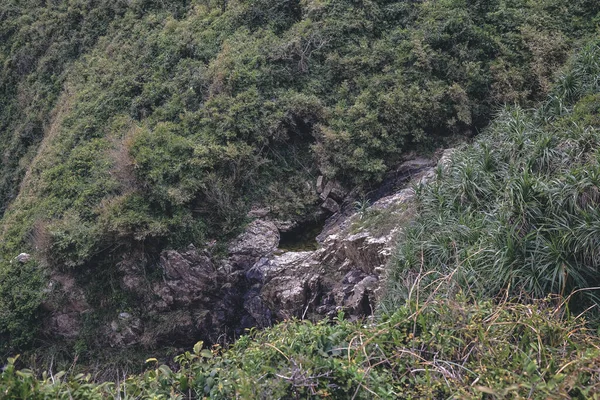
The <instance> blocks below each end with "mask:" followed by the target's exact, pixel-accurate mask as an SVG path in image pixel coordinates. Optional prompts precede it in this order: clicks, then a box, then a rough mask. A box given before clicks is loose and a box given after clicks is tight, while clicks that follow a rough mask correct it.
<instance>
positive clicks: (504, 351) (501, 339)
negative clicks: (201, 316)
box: [0, 281, 600, 399]
mask: <svg viewBox="0 0 600 400" xmlns="http://www.w3.org/2000/svg"><path fill="white" fill-rule="evenodd" d="M423 282H424V281H422V283H423ZM440 295H441V292H440V291H438V292H437V293H436V294H434V295H431V296H429V297H427V298H422V299H420V300H418V301H417V300H416V299H413V300H412V301H410V302H408V303H407V304H406V305H405V306H403V307H400V308H399V309H397V310H396V311H395V312H394V313H393V314H391V315H387V316H385V317H382V319H380V320H377V321H361V322H350V321H347V320H345V319H344V318H343V314H340V315H339V316H338V318H337V319H336V321H335V322H334V323H328V322H321V323H318V324H312V323H309V322H307V321H286V322H284V323H282V324H279V325H277V326H275V327H273V328H270V329H267V330H264V331H260V332H259V331H253V332H251V333H250V334H249V335H247V336H244V337H242V338H240V339H239V340H238V341H237V342H236V343H235V344H234V345H233V346H232V347H231V348H229V349H225V350H224V349H221V348H219V347H213V348H210V349H207V348H203V345H202V343H201V342H199V343H198V344H197V345H196V346H194V349H193V351H189V352H186V353H184V354H182V355H180V356H178V357H176V358H175V361H176V363H175V364H170V365H171V366H170V367H169V366H167V365H164V364H160V363H159V362H158V361H157V360H156V359H149V360H148V361H147V366H148V367H147V371H146V372H145V373H143V374H141V375H132V376H127V377H123V378H122V379H120V380H117V381H113V382H104V383H95V382H92V381H91V380H90V376H89V375H88V376H86V375H83V374H80V375H76V376H73V375H68V374H67V375H65V374H64V373H60V372H59V373H56V372H52V371H47V372H45V373H43V374H42V375H41V377H40V376H38V375H36V374H35V373H34V371H31V370H27V369H19V368H18V365H19V361H18V360H17V359H11V360H9V363H8V365H7V366H6V367H5V368H4V370H3V372H2V374H1V375H0V388H2V389H1V391H2V393H3V394H4V395H5V396H7V397H12V398H15V397H18V398H86V399H96V398H97V399H100V398H113V399H134V398H154V399H166V398H175V399H177V398H179V399H183V398H187V399H193V398H214V399H231V398H243V399H267V398H292V399H293V398H326V397H329V398H345V399H377V398H379V399H391V398H406V399H417V398H432V399H434V398H435V399H449V398H450V399H459V398H460V399H481V398H488V399H504V398H531V399H548V398H574V399H584V398H585V399H588V398H589V399H593V398H598V393H599V390H600V374H599V373H598V368H597V366H598V362H600V349H599V348H598V340H597V337H596V336H595V335H593V334H592V333H591V332H589V331H588V330H587V329H586V327H585V326H586V321H585V320H584V319H583V318H582V317H581V316H577V317H575V316H571V315H569V314H568V313H567V312H566V308H565V303H564V302H560V301H558V300H556V299H553V298H548V299H546V300H540V301H533V300H532V301H530V302H527V303H516V302H512V301H508V300H506V298H504V299H499V301H497V302H494V301H476V302H470V301H466V300H465V297H464V296H462V295H461V294H458V295H457V296H454V297H452V298H450V299H449V298H447V297H445V296H444V297H441V296H440Z"/></svg>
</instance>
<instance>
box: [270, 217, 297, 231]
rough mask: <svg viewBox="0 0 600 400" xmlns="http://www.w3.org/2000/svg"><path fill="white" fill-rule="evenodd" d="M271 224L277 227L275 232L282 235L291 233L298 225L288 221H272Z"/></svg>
mask: <svg viewBox="0 0 600 400" xmlns="http://www.w3.org/2000/svg"><path fill="white" fill-rule="evenodd" d="M273 223H274V224H275V226H276V227H277V230H278V231H279V232H283V233H285V232H289V231H291V230H292V229H294V228H295V227H296V226H297V225H298V224H297V223H296V222H295V221H289V220H288V221H281V220H274V221H273Z"/></svg>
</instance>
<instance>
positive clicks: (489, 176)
mask: <svg viewBox="0 0 600 400" xmlns="http://www.w3.org/2000/svg"><path fill="white" fill-rule="evenodd" d="M599 76H600V47H599V46H598V42H597V41H594V42H592V43H590V44H588V45H587V46H585V47H584V48H583V49H582V50H581V51H580V52H579V53H578V54H577V55H576V56H575V57H574V58H573V59H572V60H571V62H570V63H569V66H568V67H567V68H566V69H565V70H564V71H563V72H562V73H561V74H560V75H559V77H558V80H557V84H556V85H555V87H554V89H553V90H552V91H551V93H550V95H549V97H548V99H547V100H546V101H545V102H544V103H543V104H542V105H541V106H540V107H539V108H537V109H535V110H532V111H525V110H523V109H522V108H520V107H506V108H504V109H503V110H502V111H501V112H500V113H499V115H498V116H497V118H495V119H494V121H493V123H492V124H491V126H490V127H489V128H488V129H487V130H486V132H485V133H484V134H482V135H480V136H479V137H478V139H477V140H476V141H475V143H474V144H472V145H468V146H465V147H464V148H461V149H459V150H457V151H456V152H455V153H454V154H453V156H452V157H451V160H450V161H449V163H447V164H448V165H445V166H442V165H440V166H439V167H438V169H437V171H436V177H435V180H434V182H433V183H431V184H428V185H423V186H420V187H418V188H417V189H416V190H417V192H418V207H419V216H418V218H417V219H416V221H415V223H414V224H413V225H412V226H411V227H409V228H408V229H407V230H406V232H405V236H404V238H403V239H402V240H401V244H400V245H399V247H398V251H397V254H396V259H395V262H394V265H393V266H392V271H391V276H390V285H391V287H390V290H389V298H390V301H392V302H393V301H394V300H400V301H402V299H403V298H405V297H406V295H407V293H408V289H409V288H410V287H411V281H412V277H414V276H417V275H419V274H415V272H419V271H420V272H421V274H420V275H422V274H423V273H426V274H429V277H430V279H435V277H436V275H437V274H442V275H447V274H452V276H453V278H454V281H455V282H456V283H457V284H458V286H461V287H463V288H464V289H465V290H469V291H472V292H473V293H477V294H480V295H481V294H484V295H491V296H495V295H496V294H497V293H499V292H500V291H501V290H503V289H509V290H510V291H511V293H513V294H519V293H521V292H526V293H529V294H533V295H535V296H544V295H546V294H548V293H554V294H558V295H562V296H569V295H570V294H572V293H575V292H577V293H576V294H575V296H573V297H571V298H572V299H575V300H577V302H580V300H584V298H587V299H588V300H589V299H592V300H593V301H594V302H596V303H597V301H598V297H597V293H598V292H597V287H598V286H600V280H599V276H600V275H599V274H598V271H599V268H600V253H599V249H600V207H599V204H600V133H599V129H600V125H599V122H600V120H599V119H598V108H599V107H600V101H599V100H600V97H599V96H600V81H599V79H598V77H599ZM587 288H591V289H589V290H588V289H587ZM584 304H586V303H585V302H584V303H580V306H583V305H584ZM588 305H589V303H588Z"/></svg>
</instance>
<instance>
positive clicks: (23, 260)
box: [15, 253, 31, 264]
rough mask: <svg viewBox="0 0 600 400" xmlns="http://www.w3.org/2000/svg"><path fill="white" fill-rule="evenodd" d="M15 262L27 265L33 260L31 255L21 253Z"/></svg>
mask: <svg viewBox="0 0 600 400" xmlns="http://www.w3.org/2000/svg"><path fill="white" fill-rule="evenodd" d="M15 260H17V261H18V262H20V263H21V264H25V263H27V262H29V261H30V260H31V255H30V254H27V253H21V254H19V255H18V256H17V257H15Z"/></svg>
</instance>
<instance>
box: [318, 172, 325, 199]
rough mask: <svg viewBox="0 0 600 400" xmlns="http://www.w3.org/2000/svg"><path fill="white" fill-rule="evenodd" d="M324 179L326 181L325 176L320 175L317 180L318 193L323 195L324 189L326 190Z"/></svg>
mask: <svg viewBox="0 0 600 400" xmlns="http://www.w3.org/2000/svg"><path fill="white" fill-rule="evenodd" d="M323 179H324V177H323V175H319V177H318V178H317V193H319V194H321V193H323V189H324V186H323Z"/></svg>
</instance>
